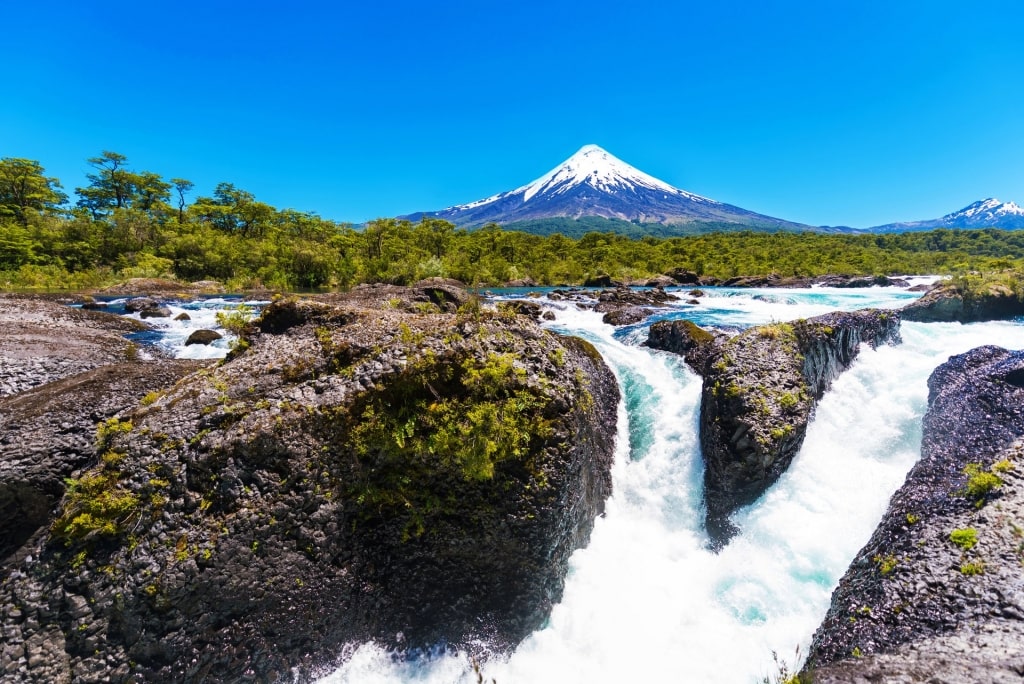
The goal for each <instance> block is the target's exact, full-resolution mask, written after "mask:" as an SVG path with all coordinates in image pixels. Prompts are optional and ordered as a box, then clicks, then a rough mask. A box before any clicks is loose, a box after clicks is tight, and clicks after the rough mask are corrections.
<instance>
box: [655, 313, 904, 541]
mask: <svg viewBox="0 0 1024 684" xmlns="http://www.w3.org/2000/svg"><path fill="white" fill-rule="evenodd" d="M681 325H685V324H681ZM899 325H900V319H899V315H898V314H897V313H895V312H890V311H879V310H874V309H866V310H862V311H855V312H836V313H830V314H826V315H824V316H817V317H815V318H810V319H806V320H800V321H795V322H793V323H778V324H773V325H766V326H759V327H756V328H752V329H750V330H747V331H745V332H743V333H741V334H739V335H737V336H735V337H733V338H730V339H728V340H727V341H725V342H722V343H720V344H717V345H716V346H715V347H714V349H713V350H712V349H708V344H710V341H709V340H707V338H702V337H701V336H699V335H698V336H696V337H695V336H694V333H693V332H692V330H688V329H685V328H683V327H680V326H676V327H675V328H673V327H670V326H666V327H664V328H663V327H662V326H659V328H658V330H654V328H653V327H652V332H654V333H655V340H654V344H652V341H651V340H650V339H649V340H648V345H651V346H655V345H657V344H661V345H662V346H661V348H672V349H673V350H677V349H678V350H682V351H683V353H684V355H688V356H687V358H688V360H689V359H690V358H691V357H692V358H693V360H692V361H690V363H691V365H692V366H694V368H695V369H696V370H697V371H698V372H700V373H702V374H703V376H704V382H703V390H702V398H701V410H700V443H701V449H702V452H703V456H704V464H705V471H704V498H705V503H706V505H707V530H708V535H709V536H710V537H711V540H712V544H713V545H714V546H721V545H722V544H724V543H726V542H727V541H728V540H729V538H730V537H731V536H732V535H733V534H735V532H736V529H735V527H734V526H733V525H732V523H731V522H729V516H730V514H731V513H732V512H733V511H734V510H736V509H737V508H739V507H740V506H744V505H747V504H749V503H751V502H753V501H754V500H755V499H757V497H759V496H760V495H761V494H762V493H763V492H764V491H765V489H767V488H768V487H769V486H770V485H771V484H772V483H774V482H775V481H776V480H777V479H778V478H779V476H780V475H781V474H782V473H783V472H784V471H785V470H786V468H787V467H789V463H790V462H791V461H792V460H793V457H794V456H795V455H796V453H797V451H798V450H799V449H800V446H801V444H803V440H804V435H805V434H806V431H807V423H808V421H809V420H810V417H811V414H812V412H813V410H814V407H815V405H816V403H817V400H818V399H820V398H821V396H822V395H823V394H824V392H825V391H826V390H827V389H828V387H829V385H830V384H831V382H832V380H833V379H834V378H835V377H836V376H837V375H839V373H841V372H842V371H843V370H845V369H846V368H847V367H848V366H849V365H850V363H851V362H852V361H853V359H854V358H855V357H856V356H857V352H858V350H859V348H860V345H861V343H867V344H870V345H871V346H877V345H879V344H888V343H895V342H898V341H899V339H900V337H899Z"/></svg>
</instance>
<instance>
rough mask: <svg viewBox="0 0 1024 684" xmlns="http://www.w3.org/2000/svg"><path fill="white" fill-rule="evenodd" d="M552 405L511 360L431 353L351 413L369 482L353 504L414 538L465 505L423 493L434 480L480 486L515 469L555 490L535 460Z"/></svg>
mask: <svg viewBox="0 0 1024 684" xmlns="http://www.w3.org/2000/svg"><path fill="white" fill-rule="evenodd" d="M542 385H543V382H542ZM548 402H549V399H548V398H547V397H546V396H545V394H544V390H543V387H536V386H532V385H531V384H530V382H529V379H528V378H527V376H526V371H525V370H524V369H523V368H521V367H519V366H517V365H516V363H515V358H514V356H513V355H511V354H495V353H489V354H487V355H486V357H485V358H482V359H481V358H478V357H476V356H471V355H467V356H465V357H464V358H462V360H461V361H449V360H445V361H444V362H441V361H439V360H437V359H436V358H433V357H432V356H431V355H429V354H428V355H427V357H426V358H424V359H422V360H420V361H419V362H416V363H414V364H410V366H409V367H408V368H407V369H406V371H405V372H404V373H403V374H402V376H401V377H399V378H397V379H395V380H394V381H392V382H391V383H390V384H389V385H388V386H387V387H385V388H383V389H382V390H380V391H376V392H371V393H367V394H366V395H365V396H364V397H362V399H361V400H358V401H357V402H356V405H355V407H354V408H353V409H352V410H351V411H350V412H349V413H348V414H347V420H348V426H347V428H346V431H345V434H346V440H345V448H346V449H351V450H352V451H354V453H355V455H356V457H357V459H358V461H359V464H360V471H361V472H362V474H363V477H361V478H360V480H359V481H358V482H355V483H353V484H352V487H351V491H350V492H349V493H350V496H351V498H352V499H354V500H356V501H357V502H358V503H359V504H360V506H361V507H362V508H363V510H364V511H381V510H385V509H389V510H390V511H391V512H392V514H394V515H399V516H401V517H402V518H407V519H408V526H407V530H406V531H407V533H409V534H412V535H418V534H422V533H423V531H424V529H425V528H424V516H426V515H428V514H430V513H434V512H439V511H444V510H446V509H447V508H448V507H450V506H453V505H455V502H454V501H442V500H438V499H435V498H431V496H430V495H428V492H429V490H430V488H429V487H424V486H423V485H424V483H425V482H429V481H430V480H432V479H437V478H439V477H440V478H446V479H454V480H455V481H456V482H464V483H466V484H467V485H470V486H472V485H473V483H481V482H486V481H489V480H492V479H493V478H494V476H495V469H496V467H497V466H498V465H499V464H502V463H504V462H506V461H513V462H515V463H516V464H517V466H516V467H519V468H525V469H526V472H527V473H529V474H530V476H531V478H532V480H533V483H534V485H535V486H545V483H546V480H545V479H544V476H543V473H542V472H541V471H540V470H538V469H537V467H536V464H534V463H533V459H532V457H531V454H534V453H539V442H540V441H542V440H544V439H546V438H548V437H549V436H550V435H551V425H550V421H549V420H548V419H547V418H545V417H544V410H545V408H546V406H547V404H548ZM329 420H332V421H333V420H335V419H334V418H333V417H331V418H329Z"/></svg>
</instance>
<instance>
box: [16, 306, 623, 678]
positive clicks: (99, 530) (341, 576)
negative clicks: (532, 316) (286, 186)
mask: <svg viewBox="0 0 1024 684" xmlns="http://www.w3.org/2000/svg"><path fill="white" fill-rule="evenodd" d="M405 296H406V298H407V300H415V298H416V297H417V296H418V294H416V293H407V294H406V295H405ZM361 299H363V300H365V299H366V293H365V292H364V293H354V294H353V295H352V297H351V299H350V300H349V301H348V302H346V301H345V297H344V296H332V297H326V298H322V299H320V300H304V301H293V300H283V301H279V302H276V303H274V304H272V305H270V306H269V307H268V308H267V309H266V311H265V312H264V314H263V316H262V317H261V318H260V319H259V320H258V321H257V322H256V323H254V324H253V325H252V326H250V329H249V331H248V332H247V333H246V335H245V338H244V343H245V344H243V345H241V346H240V347H239V349H238V350H236V352H235V353H234V354H233V355H232V357H231V358H230V359H229V360H228V361H227V362H225V363H224V364H223V365H219V366H217V367H215V368H211V369H208V370H206V371H204V372H201V373H197V374H195V375H192V376H190V377H188V378H186V379H184V380H182V381H181V382H179V383H178V384H177V385H176V386H175V387H174V388H173V389H171V390H169V391H168V392H166V393H165V394H163V395H161V396H160V397H158V398H157V399H156V400H155V401H153V402H150V403H148V404H147V405H146V406H144V407H141V408H139V409H138V410H136V411H135V412H134V413H132V414H130V415H127V416H123V417H122V419H121V421H120V422H118V423H116V424H114V425H112V426H109V427H108V429H107V430H106V431H105V435H104V438H103V439H102V440H101V444H100V445H99V453H101V454H103V457H102V458H101V459H100V460H99V462H98V463H97V464H96V465H95V466H94V467H93V468H92V469H91V470H89V471H88V472H87V473H85V474H84V475H83V476H82V477H81V478H80V484H79V485H78V486H77V487H76V489H75V490H74V492H72V493H69V494H68V495H67V496H66V497H65V499H64V501H63V503H62V506H61V508H60V509H59V510H58V517H57V520H56V521H55V522H54V523H53V525H52V527H51V532H50V535H49V537H48V538H47V539H45V540H42V541H41V542H40V545H39V547H38V548H37V549H35V552H34V553H33V558H32V560H31V563H29V562H28V561H26V562H25V563H24V564H21V565H19V566H18V567H17V568H15V569H14V571H13V572H11V573H10V574H9V575H8V576H7V579H5V580H4V582H3V584H2V585H0V601H2V602H3V604H4V605H8V606H12V605H16V606H18V607H19V610H18V611H6V612H4V613H3V615H2V617H0V619H2V620H3V625H2V629H3V633H4V635H5V639H8V640H9V641H8V643H18V644H22V643H27V642H28V640H30V639H38V640H41V643H43V644H44V645H45V646H44V647H43V648H41V649H39V651H38V653H36V654H35V655H34V656H33V657H32V658H29V659H28V660H27V662H26V663H24V664H23V665H22V666H21V667H23V670H24V672H23V675H24V676H23V678H24V679H27V680H35V681H66V680H70V679H72V678H73V677H74V678H82V679H89V680H102V681H119V682H120V681H238V680H242V679H246V680H248V679H252V680H255V681H275V680H286V679H287V680H291V679H296V678H298V679H308V678H310V677H312V676H313V675H314V674H317V673H320V672H322V671H323V668H325V667H329V666H331V665H333V664H334V663H336V660H337V658H338V654H340V653H342V652H343V650H344V649H345V647H346V645H348V644H352V643H358V642H361V641H368V640H374V641H376V642H377V643H379V644H381V645H384V646H386V647H389V648H393V649H396V650H398V651H405V650H410V649H413V650H414V649H420V648H433V647H449V648H459V649H466V650H469V651H470V652H471V653H474V654H477V655H480V654H481V653H504V652H507V651H508V650H510V649H511V648H512V647H514V646H515V644H517V643H518V642H519V641H520V640H521V639H522V638H524V637H525V636H526V635H527V634H529V633H530V632H531V631H532V630H534V629H536V628H537V627H539V626H540V625H541V624H542V622H543V621H544V620H545V619H546V617H547V616H548V614H549V611H550V610H551V606H552V605H553V604H554V603H555V602H557V601H558V600H559V598H560V596H561V592H562V587H563V583H564V578H565V573H566V571H567V568H568V559H569V556H570V554H571V553H572V552H573V550H575V549H576V548H579V547H580V546H582V545H584V544H585V543H586V542H587V539H588V537H589V534H590V531H591V529H592V526H593V521H594V518H595V517H596V516H597V515H600V513H601V512H602V510H603V506H604V501H605V498H606V497H607V496H608V494H609V492H610V488H611V475H610V468H611V464H612V458H613V449H614V435H615V426H616V416H617V403H618V399H619V395H618V389H617V385H616V383H615V379H614V376H613V375H612V373H611V371H610V370H609V369H608V368H607V367H606V366H605V365H604V363H603V362H602V360H601V358H600V355H599V354H598V353H597V351H596V350H595V349H594V348H593V347H592V346H591V345H590V344H589V343H586V342H584V341H582V340H578V339H576V338H566V337H560V336H557V335H555V334H553V333H550V332H547V331H545V330H543V329H541V328H540V326H538V325H537V324H536V323H535V322H533V321H531V320H529V319H528V318H526V317H524V316H514V317H509V316H507V315H503V314H502V313H500V312H496V311H491V310H489V309H486V308H467V309H466V310H464V311H463V312H462V313H460V314H459V315H452V314H437V313H433V314H427V313H419V312H406V311H404V310H402V309H401V308H392V307H375V308H364V307H362V306H360V305H359V304H358V303H357V302H358V301H360V300H361ZM354 302H356V303H354ZM85 514H88V517H83V516H84V515H85ZM15 613H16V614H15ZM81 625H84V628H83V627H81Z"/></svg>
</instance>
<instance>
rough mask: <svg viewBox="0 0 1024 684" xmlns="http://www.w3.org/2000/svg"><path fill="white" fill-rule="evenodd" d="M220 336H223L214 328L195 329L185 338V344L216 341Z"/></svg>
mask: <svg viewBox="0 0 1024 684" xmlns="http://www.w3.org/2000/svg"><path fill="white" fill-rule="evenodd" d="M222 337H224V336H223V335H221V334H220V333H219V332H217V331H216V330H195V331H193V332H192V334H191V335H189V336H188V339H187V340H185V346H186V347H187V346H189V345H190V344H210V343H211V342H216V341H217V340H219V339H220V338H222Z"/></svg>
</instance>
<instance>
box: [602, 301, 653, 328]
mask: <svg viewBox="0 0 1024 684" xmlns="http://www.w3.org/2000/svg"><path fill="white" fill-rule="evenodd" d="M652 313H654V312H653V311H651V310H650V309H645V308H644V307H642V306H630V307H627V308H625V309H614V310H612V311H609V312H608V313H606V314H605V315H604V316H602V317H601V320H602V321H604V322H605V323H607V324H608V325H614V326H620V325H633V324H635V323H639V322H640V321H642V320H644V319H645V318H647V317H648V316H650V315H651V314H652Z"/></svg>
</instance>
